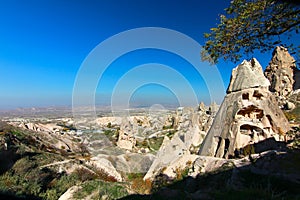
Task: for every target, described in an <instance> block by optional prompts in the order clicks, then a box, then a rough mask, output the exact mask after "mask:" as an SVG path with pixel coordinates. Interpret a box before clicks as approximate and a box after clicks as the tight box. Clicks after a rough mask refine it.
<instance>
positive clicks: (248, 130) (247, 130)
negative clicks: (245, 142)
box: [240, 124, 264, 138]
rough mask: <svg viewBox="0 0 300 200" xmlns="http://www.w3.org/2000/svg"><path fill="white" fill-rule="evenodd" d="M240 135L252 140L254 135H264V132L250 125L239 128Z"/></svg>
mask: <svg viewBox="0 0 300 200" xmlns="http://www.w3.org/2000/svg"><path fill="white" fill-rule="evenodd" d="M240 133H241V134H244V135H249V136H250V137H251V138H253V136H254V135H255V134H256V135H258V136H259V135H261V136H263V135H264V131H263V130H262V129H261V128H259V127H257V126H252V125H250V124H243V125H241V126H240Z"/></svg>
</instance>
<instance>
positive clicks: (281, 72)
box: [265, 46, 299, 98]
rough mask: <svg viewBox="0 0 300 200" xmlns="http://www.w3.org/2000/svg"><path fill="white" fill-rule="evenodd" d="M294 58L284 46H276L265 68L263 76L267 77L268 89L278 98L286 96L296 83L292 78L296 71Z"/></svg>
mask: <svg viewBox="0 0 300 200" xmlns="http://www.w3.org/2000/svg"><path fill="white" fill-rule="evenodd" d="M296 71H298V70H297V68H296V61H295V59H294V58H293V57H292V56H291V55H290V54H289V52H288V50H287V49H286V48H284V47H281V46H278V47H276V48H275V50H274V51H273V54H272V59H271V61H270V63H269V66H267V68H266V70H265V76H266V77H267V78H268V79H269V81H270V83H271V85H270V88H269V89H270V91H271V92H273V93H274V94H275V95H276V96H278V97H280V98H287V97H288V96H289V95H290V94H291V92H292V91H293V90H294V89H297V88H295V86H296V87H299V86H298V84H297V85H296V84H295V81H294V78H295V75H296V74H297V76H299V75H298V73H297V72H296Z"/></svg>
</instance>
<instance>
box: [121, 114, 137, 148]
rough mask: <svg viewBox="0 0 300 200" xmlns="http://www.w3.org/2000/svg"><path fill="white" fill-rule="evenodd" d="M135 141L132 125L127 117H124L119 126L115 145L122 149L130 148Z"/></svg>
mask: <svg viewBox="0 0 300 200" xmlns="http://www.w3.org/2000/svg"><path fill="white" fill-rule="evenodd" d="M135 143H136V139H135V137H134V130H133V125H132V124H131V123H130V121H129V120H128V119H127V118H124V119H123V121H122V124H121V127H120V131H119V138H118V142H117V145H118V146H119V147H120V148H122V149H127V150H132V148H133V147H134V146H135Z"/></svg>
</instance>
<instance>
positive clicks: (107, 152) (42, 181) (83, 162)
mask: <svg viewBox="0 0 300 200" xmlns="http://www.w3.org/2000/svg"><path fill="white" fill-rule="evenodd" d="M293 63H294V60H293V58H292V57H290V56H289V54H288V52H287V50H286V49H284V48H282V47H278V48H276V49H275V51H274V53H273V58H272V60H271V62H270V65H269V66H268V67H267V68H266V71H265V72H264V73H263V70H262V67H261V66H260V64H259V62H258V61H257V60H256V59H252V60H250V61H244V62H242V63H241V64H240V65H238V66H237V67H236V68H235V69H233V71H232V75H231V81H230V84H229V86H228V89H227V94H226V96H225V97H224V100H223V102H222V104H221V106H220V107H219V106H217V105H216V104H215V103H213V104H212V105H210V106H205V105H204V104H203V103H200V104H199V106H198V107H196V108H184V107H179V108H177V109H176V110H175V111H171V110H169V111H166V110H156V111H155V112H152V113H151V114H145V113H144V114H141V113H135V114H132V116H130V117H113V116H101V117H98V118H97V119H94V120H90V119H86V118H84V117H83V118H82V119H80V121H79V122H75V121H74V119H73V118H72V117H70V116H68V117H64V116H61V117H58V118H55V119H54V118H51V119H50V118H46V117H45V116H46V115H45V116H44V117H35V118H26V117H17V118H16V117H7V116H6V117H5V118H3V120H2V121H0V197H1V199H60V200H67V199H120V198H121V199H299V198H300V195H299V190H300V171H299V168H300V127H299V124H300V119H299V116H300V110H299V109H300V103H299V102H300V92H299V90H295V88H296V87H295V86H296V85H297V84H298V82H297V80H295V77H297V75H296V74H297V73H298V72H297V70H296V68H295V65H294V64H293Z"/></svg>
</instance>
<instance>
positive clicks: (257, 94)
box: [253, 90, 264, 100]
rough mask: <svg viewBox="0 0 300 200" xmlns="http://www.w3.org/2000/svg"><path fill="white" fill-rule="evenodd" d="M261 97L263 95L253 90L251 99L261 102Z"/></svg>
mask: <svg viewBox="0 0 300 200" xmlns="http://www.w3.org/2000/svg"><path fill="white" fill-rule="evenodd" d="M263 96H264V95H263V94H261V93H260V92H259V91H258V90H254V92H253V97H255V98H256V99H257V100H261V99H262V97H263Z"/></svg>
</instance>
